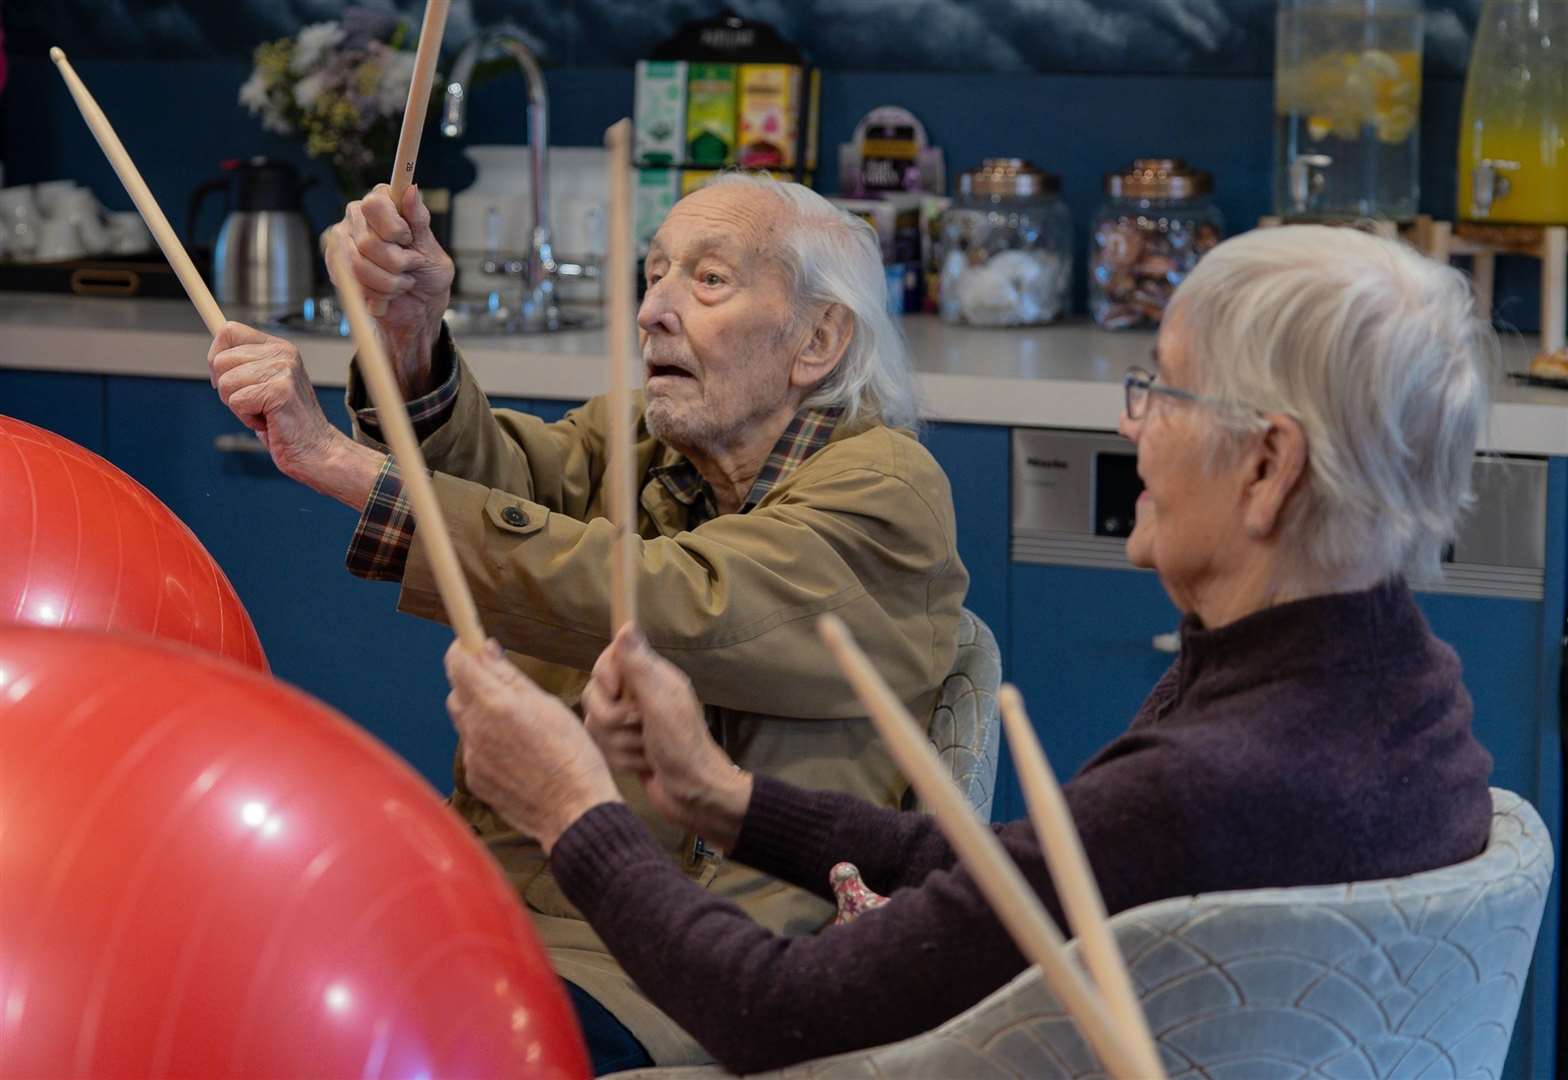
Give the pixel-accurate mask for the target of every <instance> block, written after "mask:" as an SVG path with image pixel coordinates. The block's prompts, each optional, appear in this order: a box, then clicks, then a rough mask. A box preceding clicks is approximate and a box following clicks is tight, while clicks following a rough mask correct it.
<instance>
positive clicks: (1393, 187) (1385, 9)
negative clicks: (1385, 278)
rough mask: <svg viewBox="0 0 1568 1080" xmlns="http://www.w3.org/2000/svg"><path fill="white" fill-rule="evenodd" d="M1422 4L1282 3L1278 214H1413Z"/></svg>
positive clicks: (1361, 0) (1391, 0)
mask: <svg viewBox="0 0 1568 1080" xmlns="http://www.w3.org/2000/svg"><path fill="white" fill-rule="evenodd" d="M1421 32H1422V10H1421V3H1420V0H1281V2H1280V6H1279V14H1278V23H1277V37H1276V40H1275V65H1274V210H1275V213H1277V214H1279V215H1280V216H1281V217H1285V218H1290V219H1296V220H1301V219H1312V220H1324V219H1328V220H1334V219H1340V220H1346V219H1356V218H1388V219H1392V220H1394V221H1403V220H1407V219H1409V218H1413V217H1414V216H1415V214H1416V202H1417V200H1418V198H1419V196H1420V168H1419V161H1420V145H1419V132H1420V126H1421V125H1420V118H1421Z"/></svg>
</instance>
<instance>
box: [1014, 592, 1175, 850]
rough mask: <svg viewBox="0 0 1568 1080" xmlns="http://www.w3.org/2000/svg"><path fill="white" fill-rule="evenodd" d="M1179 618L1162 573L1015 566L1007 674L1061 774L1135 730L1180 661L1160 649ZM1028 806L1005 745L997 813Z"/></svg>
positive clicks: (1020, 810)
mask: <svg viewBox="0 0 1568 1080" xmlns="http://www.w3.org/2000/svg"><path fill="white" fill-rule="evenodd" d="M1179 618H1180V615H1179V613H1178V612H1177V611H1176V608H1175V606H1174V605H1172V604H1171V602H1170V600H1169V598H1168V597H1166V595H1165V590H1164V589H1162V588H1161V587H1160V582H1159V579H1158V578H1157V577H1155V576H1154V575H1153V574H1151V573H1146V572H1141V571H1137V570H1108V569H1096V568H1090V567H1081V566H1044V565H1039V564H1034V563H1013V564H1012V623H1011V627H1010V632H1009V638H1010V656H1009V661H1010V662H1009V663H1008V665H1007V667H1006V668H1005V669H1004V675H1005V677H1006V678H1007V679H1008V681H1010V682H1012V683H1014V684H1015V685H1016V686H1017V687H1018V689H1019V692H1020V693H1022V694H1023V698H1024V703H1025V705H1026V706H1027V707H1028V709H1029V718H1030V720H1031V721H1032V722H1033V724H1034V727H1035V730H1036V731H1038V732H1039V733H1040V741H1041V743H1042V745H1043V746H1044V747H1045V751H1046V753H1047V754H1049V755H1050V758H1051V767H1052V769H1053V770H1054V771H1055V772H1056V774H1057V776H1059V777H1061V778H1062V779H1064V780H1065V779H1066V778H1067V777H1069V776H1071V775H1073V774H1074V773H1076V772H1077V771H1078V770H1079V768H1081V767H1082V766H1083V764H1084V762H1086V761H1088V760H1089V758H1091V757H1092V756H1094V753H1095V751H1097V750H1098V749H1099V748H1100V747H1102V746H1104V745H1105V744H1106V743H1108V742H1110V741H1111V740H1112V739H1114V738H1115V737H1116V736H1117V735H1120V734H1121V733H1122V732H1123V731H1125V730H1126V728H1127V725H1128V723H1129V722H1131V720H1132V717H1133V714H1134V713H1135V712H1137V711H1138V706H1139V705H1140V704H1141V703H1142V702H1143V699H1144V698H1145V697H1146V696H1147V695H1148V693H1149V691H1150V689H1152V688H1153V686H1154V684H1155V682H1157V681H1158V680H1159V677H1160V676H1161V675H1162V674H1164V673H1165V669H1166V668H1168V667H1170V665H1171V661H1172V660H1173V659H1175V657H1173V656H1172V655H1171V654H1170V653H1167V652H1161V651H1160V650H1158V649H1157V648H1156V647H1155V644H1154V641H1155V638H1156V636H1157V635H1160V634H1167V633H1171V632H1173V631H1174V630H1175V629H1176V624H1177V622H1178V620H1179ZM1026 812H1027V808H1026V807H1025V805H1024V802H1023V796H1022V794H1021V792H1020V790H1019V788H1018V780H1017V777H1016V775H1015V774H1014V772H1013V767H1012V756H1011V754H1010V753H1009V752H1008V750H1007V748H1006V746H1005V745H1004V747H1003V754H1002V762H1001V767H1000V769H999V773H998V777H997V798H996V810H995V813H994V815H993V816H994V818H995V820H997V821H1008V820H1012V819H1015V818H1021V817H1023V816H1024V815H1025V813H1026Z"/></svg>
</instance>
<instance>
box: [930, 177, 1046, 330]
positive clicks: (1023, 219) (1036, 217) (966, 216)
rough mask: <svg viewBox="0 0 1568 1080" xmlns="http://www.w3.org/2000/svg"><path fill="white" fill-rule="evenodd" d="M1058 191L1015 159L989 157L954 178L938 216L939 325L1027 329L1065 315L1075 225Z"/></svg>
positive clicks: (1044, 178)
mask: <svg viewBox="0 0 1568 1080" xmlns="http://www.w3.org/2000/svg"><path fill="white" fill-rule="evenodd" d="M1061 186H1062V185H1061V178H1060V177H1059V176H1057V175H1055V174H1054V173H1048V172H1044V171H1042V170H1040V169H1036V168H1035V167H1034V166H1032V165H1030V164H1029V163H1028V162H1026V161H1020V160H1019V159H1018V158H987V159H986V160H985V161H983V162H981V164H980V167H979V168H978V169H974V170H972V171H970V172H966V173H963V174H961V175H960V176H959V178H958V194H957V195H956V196H955V197H954V199H953V202H952V205H950V206H949V207H948V208H947V209H946V210H944V211H943V212H942V223H941V234H942V264H941V265H942V276H941V283H940V285H939V287H938V304H937V311H938V312H939V314H940V315H941V317H942V319H943V320H944V321H946V322H954V323H968V324H969V325H971V326H1031V325H1036V324H1039V323H1047V322H1050V321H1051V320H1052V319H1056V318H1059V317H1060V316H1062V315H1064V314H1066V311H1067V297H1068V288H1069V286H1070V284H1071V282H1072V242H1073V219H1072V213H1071V212H1070V211H1069V210H1068V209H1067V206H1066V205H1065V204H1064V203H1063V202H1062V200H1061V195H1060V192H1061Z"/></svg>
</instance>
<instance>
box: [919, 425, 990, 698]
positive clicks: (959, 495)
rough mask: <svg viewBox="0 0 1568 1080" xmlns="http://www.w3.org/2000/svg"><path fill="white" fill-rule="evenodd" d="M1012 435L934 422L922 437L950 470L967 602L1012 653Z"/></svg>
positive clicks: (949, 479) (939, 461)
mask: <svg viewBox="0 0 1568 1080" xmlns="http://www.w3.org/2000/svg"><path fill="white" fill-rule="evenodd" d="M1008 438H1009V431H1008V429H1007V428H1004V427H996V426H994V425H986V424H929V425H927V427H926V428H925V430H924V431H923V432H922V433H921V441H922V442H923V443H925V446H926V449H928V450H930V451H931V456H932V457H934V458H936V460H937V463H938V464H939V465H941V466H942V469H943V470H944V471H945V472H946V473H947V479H948V483H949V484H950V485H951V487H952V489H953V509H954V511H955V513H956V516H957V521H958V557H959V558H960V559H962V560H963V563H964V568H965V569H966V570H968V571H969V595H968V596H967V597H966V598H965V600H964V606H965V607H967V608H968V609H969V610H970V611H973V612H974V613H975V614H976V615H978V616H980V618H981V619H982V620H984V622H985V624H986V625H987V626H989V627H990V628H991V632H992V633H993V634H995V635H996V640H997V644H998V645H999V646H1001V648H1002V657H1003V661H1004V664H1003V666H1004V670H1005V667H1006V663H1005V661H1006V657H1007V638H1008V624H1007V611H1008V604H1007V523H1008V496H1009V491H1008Z"/></svg>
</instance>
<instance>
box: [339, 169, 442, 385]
mask: <svg viewBox="0 0 1568 1080" xmlns="http://www.w3.org/2000/svg"><path fill="white" fill-rule="evenodd" d="M323 239H324V242H325V244H326V245H327V246H328V248H329V249H331V248H337V247H341V248H343V249H344V251H345V252H346V255H347V263H348V266H349V268H350V270H351V271H352V273H353V275H354V279H355V280H356V281H358V282H359V287H360V289H361V290H362V291H363V292H364V294H365V302H366V304H367V305H368V306H369V307H370V312H371V315H372V316H374V317H375V322H376V332H377V333H378V334H380V335H381V339H382V344H383V345H384V346H385V347H386V350H387V357H388V358H389V359H390V360H391V361H392V366H393V368H394V370H395V371H396V374H397V380H398V384H399V385H400V386H401V387H402V389H403V396H404V397H405V398H408V399H410V400H411V399H413V398H416V397H420V396H422V395H424V394H426V393H428V392H429V391H430V390H432V389H434V387H432V386H431V385H430V377H431V376H430V360H431V350H432V348H433V347H434V345H435V342H436V338H437V336H438V335H439V334H440V330H441V318H442V316H443V315H445V314H446V309H447V306H448V304H450V303H451V299H452V278H453V269H452V259H451V257H450V256H448V255H447V253H446V252H445V251H443V250H442V249H441V245H440V244H439V243H437V242H436V238H435V234H434V233H433V232H431V231H430V211H429V210H428V209H427V208H426V207H425V204H424V202H423V201H422V200H421V198H420V195H419V189H418V188H416V187H410V188H409V189H408V190H407V191H405V192H404V193H403V199H402V204H401V205H398V204H396V203H394V202H393V201H392V189H391V188H390V187H389V186H387V185H386V184H377V185H376V186H375V188H374V189H373V190H372V191H371V192H370V193H369V194H367V195H366V196H365V197H364V198H363V199H356V200H354V201H353V202H351V203H349V204H348V205H347V206H346V207H344V210H343V220H342V221H340V222H338V223H337V224H336V225H334V226H332V228H330V229H328V230H327V233H326V235H325V237H324V238H323ZM327 267H328V269H329V270H330V271H332V272H336V270H337V267H336V266H335V265H334V260H333V259H330V258H329V259H328V260H327ZM334 280H336V279H334Z"/></svg>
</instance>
